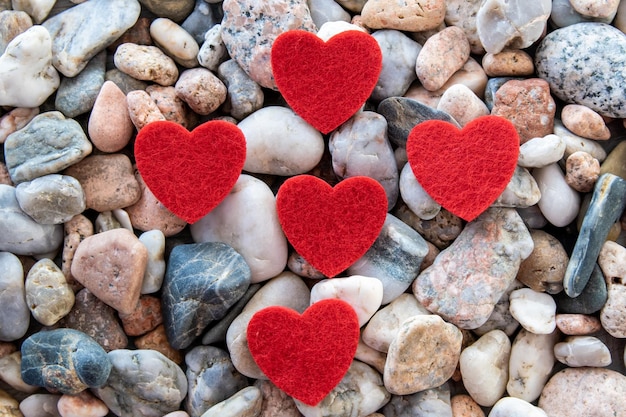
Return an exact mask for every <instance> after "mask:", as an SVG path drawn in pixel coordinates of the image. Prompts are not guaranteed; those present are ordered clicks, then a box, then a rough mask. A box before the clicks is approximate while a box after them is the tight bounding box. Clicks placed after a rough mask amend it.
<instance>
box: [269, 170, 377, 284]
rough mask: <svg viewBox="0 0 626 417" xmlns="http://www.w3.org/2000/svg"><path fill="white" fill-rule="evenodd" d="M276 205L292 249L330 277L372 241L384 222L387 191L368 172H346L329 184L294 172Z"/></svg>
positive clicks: (281, 191)
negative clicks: (365, 174) (352, 174)
mask: <svg viewBox="0 0 626 417" xmlns="http://www.w3.org/2000/svg"><path fill="white" fill-rule="evenodd" d="M276 210H277V211H278V220H279V222H280V224H281V226H282V228H283V231H284V232H285V236H287V240H289V242H290V243H291V244H292V246H293V247H294V249H295V250H296V251H297V252H298V253H299V254H300V255H302V257H303V258H304V259H306V260H307V261H308V262H309V263H310V264H311V265H313V266H314V267H315V268H316V269H317V270H318V271H320V272H322V273H323V274H325V275H326V276H328V277H333V276H335V275H337V274H338V273H339V272H341V271H343V270H344V269H346V268H347V267H349V266H350V265H352V264H353V263H354V262H355V261H356V260H357V259H359V258H360V257H361V256H363V254H365V252H367V250H368V249H369V248H370V246H372V244H373V243H374V241H375V240H376V238H377V237H378V234H379V233H380V230H381V229H382V227H383V223H385V218H386V215H387V196H386V194H385V190H384V189H383V187H382V186H381V185H380V184H379V183H378V182H376V181H375V180H373V179H372V178H368V177H361V176H359V177H351V178H348V179H345V180H343V181H341V182H340V183H339V184H337V185H336V186H335V187H334V188H333V187H331V186H330V185H329V184H328V183H326V182H324V181H323V180H321V179H319V178H317V177H313V176H311V175H298V176H295V177H291V178H289V179H288V180H287V181H285V182H284V183H283V185H282V186H281V187H280V189H279V190H278V194H277V195H276Z"/></svg>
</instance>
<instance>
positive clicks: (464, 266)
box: [413, 208, 533, 329]
mask: <svg viewBox="0 0 626 417" xmlns="http://www.w3.org/2000/svg"><path fill="white" fill-rule="evenodd" d="M477 245H478V246H480V248H481V250H480V253H481V254H482V256H479V257H477V256H476V247H477ZM503 245H505V246H506V247H507V248H508V249H507V250H506V251H502V249H501V248H502V246H503ZM532 249H533V243H532V239H531V237H530V234H529V232H528V229H527V228H526V226H525V225H524V223H523V222H522V219H521V218H520V217H519V215H518V214H517V212H516V211H515V210H513V209H500V208H491V209H488V210H487V211H486V212H485V213H483V214H481V215H480V216H479V217H478V218H477V219H476V220H474V221H473V222H471V223H469V224H468V225H467V226H466V227H465V229H464V230H463V231H462V232H461V234H460V235H459V236H458V237H457V239H456V240H455V241H454V243H453V244H452V245H451V246H450V247H448V248H447V249H445V250H443V251H442V252H441V253H440V254H439V256H437V258H436V259H435V262H434V263H433V265H431V266H430V267H429V268H427V269H425V270H424V271H423V272H422V273H421V274H420V275H419V276H418V277H417V279H416V280H415V281H414V282H413V293H414V294H415V296H416V297H417V299H418V300H419V301H420V303H421V304H422V305H424V307H426V308H427V309H428V310H429V311H431V312H433V313H436V314H439V315H441V316H442V317H444V318H445V319H446V320H448V321H450V322H451V323H454V324H456V325H457V326H459V327H460V328H462V329H475V328H477V327H479V326H480V325H482V324H483V323H485V321H487V319H488V318H489V316H490V315H491V313H492V311H493V308H494V305H495V304H496V303H497V301H498V299H499V298H500V297H501V296H502V294H503V293H504V292H505V291H506V289H507V287H508V286H509V285H510V284H511V283H512V282H513V280H514V279H515V275H516V274H517V271H518V269H519V265H520V263H521V261H522V260H524V259H526V258H527V257H528V256H529V255H530V253H531V252H532ZM450 265H457V267H455V268H451V267H450ZM451 283H454V284H451ZM478 288H480V290H478ZM487 288H488V289H487Z"/></svg>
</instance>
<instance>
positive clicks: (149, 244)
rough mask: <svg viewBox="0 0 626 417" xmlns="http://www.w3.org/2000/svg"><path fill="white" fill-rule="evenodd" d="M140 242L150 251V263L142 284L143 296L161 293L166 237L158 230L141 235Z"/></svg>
mask: <svg viewBox="0 0 626 417" xmlns="http://www.w3.org/2000/svg"><path fill="white" fill-rule="evenodd" d="M139 241H140V242H141V243H143V244H144V246H145V247H146V249H147V250H148V263H147V265H146V271H145V273H144V275H143V282H142V284H141V293H142V294H151V293H155V292H157V291H159V290H160V289H161V285H162V283H163V277H164V276H165V267H166V264H165V235H164V234H163V232H161V231H160V230H158V229H154V230H149V231H147V232H144V233H142V234H141V235H139Z"/></svg>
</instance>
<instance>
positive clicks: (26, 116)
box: [0, 107, 39, 143]
mask: <svg viewBox="0 0 626 417" xmlns="http://www.w3.org/2000/svg"><path fill="white" fill-rule="evenodd" d="M38 114H39V107H33V108H29V107H17V108H15V109H13V110H11V111H10V112H8V113H6V114H4V115H2V117H0V143H4V141H5V140H6V138H7V137H8V136H9V135H10V134H11V133H14V132H16V131H18V130H20V129H21V128H23V127H24V126H26V125H27V124H28V123H30V121H31V120H33V118H34V117H35V116H37V115H38Z"/></svg>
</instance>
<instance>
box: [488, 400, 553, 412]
mask: <svg viewBox="0 0 626 417" xmlns="http://www.w3.org/2000/svg"><path fill="white" fill-rule="evenodd" d="M489 417H548V415H547V414H546V412H545V411H543V410H542V409H541V408H539V407H535V406H534V405H532V404H531V403H529V402H527V401H524V400H520V399H519V398H515V397H504V398H502V399H501V400H499V401H498V402H497V403H496V404H495V405H494V406H493V408H492V409H491V411H490V412H489Z"/></svg>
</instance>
